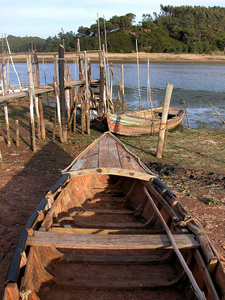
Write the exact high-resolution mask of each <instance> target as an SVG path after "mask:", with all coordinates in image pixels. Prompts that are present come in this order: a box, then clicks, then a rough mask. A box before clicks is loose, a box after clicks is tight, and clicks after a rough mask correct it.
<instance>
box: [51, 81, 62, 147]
mask: <svg viewBox="0 0 225 300" xmlns="http://www.w3.org/2000/svg"><path fill="white" fill-rule="evenodd" d="M53 82H54V89H55V98H56V110H57V116H58V124H59V137H60V141H61V143H63V138H62V124H61V110H60V101H59V89H58V84H57V81H56V76H54V77H53Z"/></svg>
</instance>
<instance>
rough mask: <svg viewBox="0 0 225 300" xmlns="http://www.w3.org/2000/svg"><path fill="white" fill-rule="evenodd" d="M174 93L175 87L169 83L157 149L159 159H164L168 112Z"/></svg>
mask: <svg viewBox="0 0 225 300" xmlns="http://www.w3.org/2000/svg"><path fill="white" fill-rule="evenodd" d="M172 91H173V85H172V84H170V83H167V86H166V95H165V100H164V104H163V111H162V118H161V122H160V129H159V139H158V147H157V153H156V157H157V158H162V153H163V144H164V139H165V132H166V127H167V118H168V111H169V106H170V99H171V95H172Z"/></svg>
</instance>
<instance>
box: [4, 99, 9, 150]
mask: <svg viewBox="0 0 225 300" xmlns="http://www.w3.org/2000/svg"><path fill="white" fill-rule="evenodd" d="M4 113H5V124H6V132H7V146H9V147H10V146H11V141H10V128H9V115H8V106H7V103H6V102H4Z"/></svg>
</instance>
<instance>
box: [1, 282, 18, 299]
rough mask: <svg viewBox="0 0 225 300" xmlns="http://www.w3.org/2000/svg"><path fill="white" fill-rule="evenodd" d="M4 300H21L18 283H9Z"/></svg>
mask: <svg viewBox="0 0 225 300" xmlns="http://www.w3.org/2000/svg"><path fill="white" fill-rule="evenodd" d="M3 299H4V300H19V299H20V294H19V290H18V286H17V284H16V283H12V282H8V283H7V284H6V287H5V293H4V296H3Z"/></svg>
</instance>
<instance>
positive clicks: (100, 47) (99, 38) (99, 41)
mask: <svg viewBox="0 0 225 300" xmlns="http://www.w3.org/2000/svg"><path fill="white" fill-rule="evenodd" d="M97 19H98V43H99V50H102V46H101V36H100V35H101V33H100V24H99V18H98V13H97Z"/></svg>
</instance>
